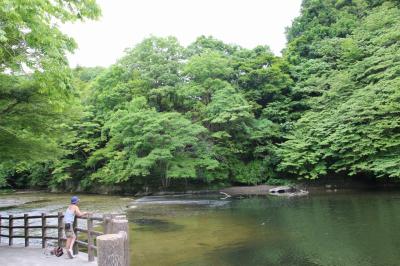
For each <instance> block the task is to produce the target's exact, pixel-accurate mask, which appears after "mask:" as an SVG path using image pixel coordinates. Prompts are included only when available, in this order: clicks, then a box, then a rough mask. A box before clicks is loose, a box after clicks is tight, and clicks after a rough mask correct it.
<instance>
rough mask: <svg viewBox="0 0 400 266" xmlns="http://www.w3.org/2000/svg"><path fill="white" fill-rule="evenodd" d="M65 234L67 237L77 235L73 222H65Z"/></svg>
mask: <svg viewBox="0 0 400 266" xmlns="http://www.w3.org/2000/svg"><path fill="white" fill-rule="evenodd" d="M64 230H65V236H66V237H67V238H71V237H75V233H74V229H73V228H72V224H64Z"/></svg>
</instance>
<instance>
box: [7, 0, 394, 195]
mask: <svg viewBox="0 0 400 266" xmlns="http://www.w3.org/2000/svg"><path fill="white" fill-rule="evenodd" d="M21 2H22V1H21ZM34 2H40V3H42V5H38V6H37V7H36V9H35V10H36V11H35V13H34V14H31V13H30V12H32V10H31V9H29V8H28V7H27V6H23V7H22V6H21V4H20V2H19V1H12V2H11V1H6V2H5V4H1V5H0V12H1V13H0V14H6V13H7V15H4V16H0V22H1V24H0V42H2V43H4V45H2V46H0V47H1V48H0V56H1V61H0V71H1V73H0V74H1V76H0V88H1V92H0V103H1V109H0V118H1V119H0V137H1V138H0V149H1V154H0V160H1V164H0V180H2V182H3V184H5V181H6V180H8V183H9V184H11V185H13V186H19V185H23V184H30V185H37V186H43V185H46V186H49V185H50V186H53V187H64V188H71V187H77V186H80V187H81V188H83V189H90V188H93V187H96V186H98V185H102V184H103V185H107V186H109V185H119V186H120V187H124V188H125V189H127V190H147V189H148V188H149V187H150V188H160V187H163V188H166V187H168V186H171V185H174V184H188V183H193V184H210V183H231V184H232V183H237V184H259V183H264V182H267V183H280V182H279V178H282V177H285V178H287V177H292V178H296V179H297V178H308V179H315V178H319V177H326V176H330V175H337V174H339V175H360V176H368V177H384V178H400V170H399V169H400V168H399V165H400V63H399V62H400V60H399V57H400V32H399V30H398V29H399V28H400V23H399V21H400V6H399V5H400V3H399V2H398V1H394V0H392V1H389V0H387V1H383V0H375V1H372V0H350V1H347V0H346V1H344V0H305V1H303V5H302V12H301V16H300V17H298V18H296V20H295V21H294V22H293V25H292V27H291V28H289V29H288V31H287V37H288V45H287V48H286V49H285V50H284V53H283V56H282V57H278V56H275V55H273V53H272V52H271V51H270V50H269V48H268V47H265V46H258V47H255V48H254V49H245V48H242V47H239V46H236V45H228V44H225V43H223V42H221V41H219V40H216V39H214V38H212V37H205V36H201V37H199V38H198V39H197V40H196V41H195V42H194V43H192V44H190V45H189V46H188V47H183V46H181V45H180V44H179V42H178V41H177V40H176V39H175V38H174V37H167V38H157V37H150V38H147V39H145V40H144V41H142V42H141V43H139V44H138V45H136V46H135V47H133V48H131V49H129V50H127V52H126V54H125V56H124V57H123V58H121V59H120V60H119V61H118V62H117V63H116V64H114V65H112V66H110V67H109V68H107V69H101V68H76V69H74V70H73V71H72V72H71V71H70V70H69V69H68V68H67V67H66V62H65V52H66V51H69V50H71V49H73V47H74V43H73V41H72V40H71V39H69V38H68V37H65V36H64V35H62V34H61V33H60V32H59V30H58V29H57V28H56V27H53V26H52V25H51V23H53V20H51V19H50V20H49V19H48V17H49V16H50V17H53V18H56V19H58V20H60V21H65V20H74V19H77V18H82V17H85V16H86V17H89V18H95V17H96V16H97V15H98V13H99V11H98V9H97V7H96V5H95V4H94V3H93V2H92V1H89V0H87V1H81V2H75V1H70V2H69V1H60V2H57V3H58V4H55V3H53V2H47V1H44V0H42V1H39V0H37V1H34ZM68 3H70V5H68ZM52 5H55V6H52ZM71 5H76V6H75V7H73V8H70V6H71ZM51 6H52V7H51ZM50 7H51V8H50ZM79 10H80V11H79ZM10 11H12V12H10ZM13 12H14V13H15V14H18V16H19V17H18V16H17V15H15V14H14V15H12V13H13ZM25 13H27V14H28V13H29V16H23V15H24V14H25ZM16 17H18V18H19V19H16ZM21 19H24V20H23V21H21ZM21 23H23V24H24V25H25V27H26V29H25V28H22V29H21V26H20V24H21ZM2 25H7V27H3V26H2ZM49 31H54V33H53V34H52V35H51V36H53V37H55V39H54V40H53V39H51V38H47V37H48V35H49V34H48V32H49ZM25 35H26V36H25ZM42 35H46V36H47V37H46V38H44V37H43V36H42ZM15 38H20V39H24V40H27V42H26V43H25V44H24V46H23V47H20V48H18V49H17V48H16V46H15V45H14V44H13V43H12V42H11V40H15ZM50 44H51V45H50ZM7 47H8V48H7ZM39 48H40V49H42V50H41V51H44V52H43V53H40V54H39V55H36V54H34V53H35V52H34V51H36V50H38V49H39ZM10 49H17V50H16V51H11V52H10ZM6 54H8V55H7V56H6ZM10 54H13V55H14V56H9V55H10ZM26 67H28V68H30V69H31V72H30V73H32V74H28V75H27V74H25V75H21V73H22V71H23V70H24V68H26ZM71 75H72V76H71ZM1 177H5V178H6V179H4V178H3V179H1ZM0 185H1V181H0Z"/></svg>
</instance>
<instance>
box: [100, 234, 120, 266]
mask: <svg viewBox="0 0 400 266" xmlns="http://www.w3.org/2000/svg"><path fill="white" fill-rule="evenodd" d="M122 233H124V232H122ZM96 239H97V265H98V266H124V265H125V258H124V235H122V234H107V235H101V236H98V237H97V238H96Z"/></svg>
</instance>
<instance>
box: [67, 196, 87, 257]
mask: <svg viewBox="0 0 400 266" xmlns="http://www.w3.org/2000/svg"><path fill="white" fill-rule="evenodd" d="M78 203H79V198H78V197H77V196H73V197H72V198H71V204H70V205H69V206H68V208H67V210H66V211H65V214H64V229H65V236H66V238H67V243H66V244H65V248H66V250H67V254H68V257H69V258H70V259H72V258H74V257H75V256H74V253H73V252H72V247H73V246H74V243H75V240H76V235H75V233H74V228H73V227H72V226H73V223H74V220H75V216H78V217H82V216H85V215H87V214H88V213H87V212H81V211H80V210H79V207H78Z"/></svg>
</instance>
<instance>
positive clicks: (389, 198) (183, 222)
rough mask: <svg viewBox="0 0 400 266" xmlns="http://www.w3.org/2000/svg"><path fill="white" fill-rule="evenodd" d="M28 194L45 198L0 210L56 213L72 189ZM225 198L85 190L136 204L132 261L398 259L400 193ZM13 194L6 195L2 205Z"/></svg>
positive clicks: (94, 205) (373, 262)
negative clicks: (117, 194)
mask: <svg viewBox="0 0 400 266" xmlns="http://www.w3.org/2000/svg"><path fill="white" fill-rule="evenodd" d="M24 197H32V198H35V197H39V198H41V199H42V201H40V200H39V201H37V202H36V203H30V204H29V203H28V204H25V205H22V206H20V207H15V208H11V209H3V210H0V214H3V215H4V214H6V213H7V214H8V213H10V212H12V213H13V214H17V213H26V212H43V211H45V212H57V211H59V210H63V209H64V208H65V207H64V205H65V203H66V202H68V198H69V195H59V196H57V195H54V194H37V195H36V194H35V195H29V194H28V195H24ZM11 198H12V197H11ZM19 198H21V197H19ZM219 198H220V196H219V195H215V196H207V197H205V196H196V197H194V196H168V197H146V198H142V199H139V200H135V199H132V198H123V197H110V196H94V195H81V209H83V210H87V209H89V210H92V211H95V212H97V213H103V212H110V211H117V212H119V211H121V210H124V209H125V208H126V206H131V207H130V208H128V209H127V216H128V219H129V221H130V230H131V231H130V238H131V253H132V258H131V261H132V265H140V266H147V265H148V266H150V265H151V266H154V265H166V266H168V265H204V266H205V265H207V266H208V265H221V266H223V265H271V266H273V265H282V266H283V265H285V266H288V265H296V266H303V265H304V266H306V265H307V266H308V265H310V266H311V265H313V266H315V265H321V266H322V265H324V266H325V265H326V266H331V265H332V266H333V265H338V266H346V265H349V266H350V265H351V266H358V265H360V266H379V265H382V266H392V265H393V266H394V265H399V264H400V262H399V261H400V228H399V226H398V225H399V224H400V192H384V193H383V192H351V193H339V192H337V193H320V194H310V195H309V196H307V197H302V198H280V197H253V198H244V199H227V200H221V199H219ZM7 199H8V200H9V199H10V196H0V206H1V201H3V202H4V201H6V200H7Z"/></svg>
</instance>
